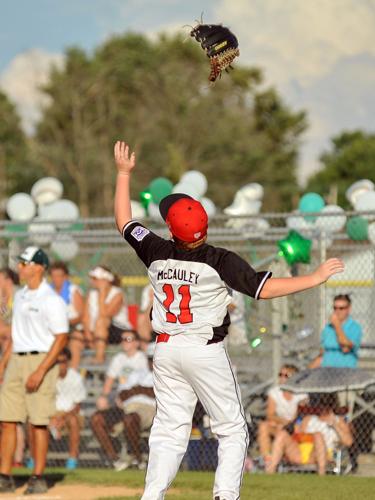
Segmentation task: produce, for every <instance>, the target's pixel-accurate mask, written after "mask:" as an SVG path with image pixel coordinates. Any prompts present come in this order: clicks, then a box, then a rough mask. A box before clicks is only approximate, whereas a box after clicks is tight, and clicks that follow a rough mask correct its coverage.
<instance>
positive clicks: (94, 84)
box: [33, 33, 306, 215]
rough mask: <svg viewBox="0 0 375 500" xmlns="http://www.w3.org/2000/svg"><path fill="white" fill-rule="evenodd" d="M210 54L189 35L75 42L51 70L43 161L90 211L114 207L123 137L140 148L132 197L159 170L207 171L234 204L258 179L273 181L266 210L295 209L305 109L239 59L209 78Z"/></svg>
mask: <svg viewBox="0 0 375 500" xmlns="http://www.w3.org/2000/svg"><path fill="white" fill-rule="evenodd" d="M208 74H209V64H208V59H207V58H206V57H205V56H204V54H203V53H202V50H201V49H200V48H199V46H198V44H196V43H195V42H193V41H188V42H185V41H184V39H183V37H181V36H166V35H160V37H159V38H158V39H157V40H154V41H151V40H149V39H148V38H146V37H145V36H143V35H139V34H134V33H127V34H125V35H124V36H117V37H114V38H112V39H110V40H109V41H107V42H105V43H104V44H103V45H101V46H100V47H98V49H97V50H96V52H95V53H94V54H92V55H88V54H87V53H85V52H84V51H83V50H81V49H78V48H71V49H69V50H68V51H67V53H66V64H65V67H64V69H63V70H57V69H55V70H54V71H53V72H52V75H51V80H50V83H49V84H48V85H47V87H46V88H45V92H46V93H47V94H48V96H49V97H50V99H51V105H50V106H49V107H48V108H47V109H46V110H45V111H44V115H43V118H42V120H41V122H40V124H39V126H38V130H37V134H36V138H35V141H34V148H33V153H34V159H35V161H37V163H38V164H39V165H41V167H42V168H43V170H44V172H45V173H46V174H49V175H56V176H58V177H59V178H60V179H61V180H62V181H63V182H64V185H65V188H66V195H67V196H69V197H71V198H72V199H74V200H76V201H77V202H78V203H79V204H80V207H81V210H82V213H83V215H108V214H111V213H112V206H113V190H114V179H115V169H114V166H113V161H112V149H113V144H114V142H115V140H117V139H124V140H126V141H127V142H128V143H130V144H131V145H132V146H133V147H134V148H135V150H136V151H137V159H138V165H137V171H136V174H135V175H134V176H133V186H132V189H133V193H132V197H133V199H138V193H139V192H140V191H141V190H143V189H144V188H145V187H146V186H147V185H148V183H149V182H150V181H151V180H152V179H153V178H155V177H157V176H160V175H162V176H166V177H168V178H170V179H171V180H172V181H173V182H177V180H178V179H179V177H180V176H181V174H182V173H183V172H184V171H186V170H188V169H197V170H200V171H201V172H203V173H204V174H205V175H206V176H207V178H208V181H209V190H208V193H207V195H208V196H209V197H211V198H212V199H213V200H214V201H215V202H216V203H217V204H219V206H221V207H225V206H226V205H228V204H229V203H231V201H232V199H233V196H234V194H235V192H236V191H237V190H238V189H239V188H240V187H241V186H243V185H245V184H247V183H249V182H260V183H261V184H263V185H264V187H265V202H264V209H266V210H281V209H289V208H291V205H292V201H291V199H292V196H293V194H295V193H296V192H297V191H298V188H297V185H296V176H295V172H296V166H297V160H298V147H299V138H300V135H301V133H302V132H303V131H304V129H305V128H306V119H305V114H304V112H301V111H299V112H294V111H292V110H291V109H289V108H288V106H286V105H285V104H284V103H283V102H282V100H281V98H280V96H279V95H278V93H277V92H276V90H275V89H264V88H263V87H261V86H260V84H261V83H262V75H261V72H260V71H259V70H258V69H256V68H251V67H245V66H241V65H240V64H236V68H235V70H234V71H232V72H230V74H228V75H227V74H224V76H223V78H222V79H221V80H220V81H218V82H217V83H216V85H215V86H210V84H209V82H208Z"/></svg>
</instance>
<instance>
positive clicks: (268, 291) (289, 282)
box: [259, 258, 344, 299]
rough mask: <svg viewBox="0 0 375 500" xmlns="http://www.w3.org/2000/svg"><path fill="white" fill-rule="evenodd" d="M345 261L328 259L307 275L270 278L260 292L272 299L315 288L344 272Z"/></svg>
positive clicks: (261, 296) (262, 297)
mask: <svg viewBox="0 0 375 500" xmlns="http://www.w3.org/2000/svg"><path fill="white" fill-rule="evenodd" d="M343 270H344V263H343V262H342V260H340V259H336V258H334V259H328V260H327V261H326V262H324V263H323V264H321V265H320V266H319V267H318V268H317V269H316V270H315V271H314V272H313V273H311V274H307V275H306V276H294V277H292V278H270V279H268V280H267V281H266V282H265V284H264V286H263V288H262V291H261V292H260V295H259V297H260V298H261V299H272V298H274V297H282V296H284V295H290V294H291V293H296V292H302V290H307V289H308V288H314V287H315V286H318V285H321V284H322V283H324V282H326V281H327V280H328V278H330V277H331V276H333V275H334V274H337V273H342V272H343Z"/></svg>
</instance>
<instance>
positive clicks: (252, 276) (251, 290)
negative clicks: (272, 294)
mask: <svg viewBox="0 0 375 500" xmlns="http://www.w3.org/2000/svg"><path fill="white" fill-rule="evenodd" d="M217 270H218V272H219V274H220V277H221V279H222V280H223V281H225V283H226V284H227V285H228V286H229V287H230V288H233V289H234V290H237V291H238V292H241V293H244V294H246V295H250V297H253V298H255V299H259V295H260V292H261V291H262V288H263V286H264V284H265V282H266V281H267V280H268V278H270V277H271V276H272V273H271V271H260V272H257V271H255V269H253V268H252V267H251V266H250V265H249V264H248V263H247V262H246V261H245V260H244V259H242V258H241V257H240V256H239V255H237V254H235V253H234V252H230V251H225V252H224V253H223V254H222V256H221V259H220V263H219V266H218V269H217Z"/></svg>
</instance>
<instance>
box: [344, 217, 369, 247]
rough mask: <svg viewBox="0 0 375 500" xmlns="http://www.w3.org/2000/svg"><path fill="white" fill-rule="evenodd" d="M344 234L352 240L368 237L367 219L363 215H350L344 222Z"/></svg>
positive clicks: (362, 239)
mask: <svg viewBox="0 0 375 500" xmlns="http://www.w3.org/2000/svg"><path fill="white" fill-rule="evenodd" d="M346 234H347V235H348V236H349V238H350V239H352V240H354V241H364V240H367V239H368V220H367V219H365V218H364V217H360V216H357V217H352V218H351V219H349V220H348V222H347V223H346Z"/></svg>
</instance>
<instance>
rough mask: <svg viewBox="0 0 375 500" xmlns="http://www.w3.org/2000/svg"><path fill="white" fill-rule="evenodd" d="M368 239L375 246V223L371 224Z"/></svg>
mask: <svg viewBox="0 0 375 500" xmlns="http://www.w3.org/2000/svg"><path fill="white" fill-rule="evenodd" d="M367 232H368V239H369V241H371V243H372V244H373V245H375V222H372V223H371V224H369V226H368V229H367Z"/></svg>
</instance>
